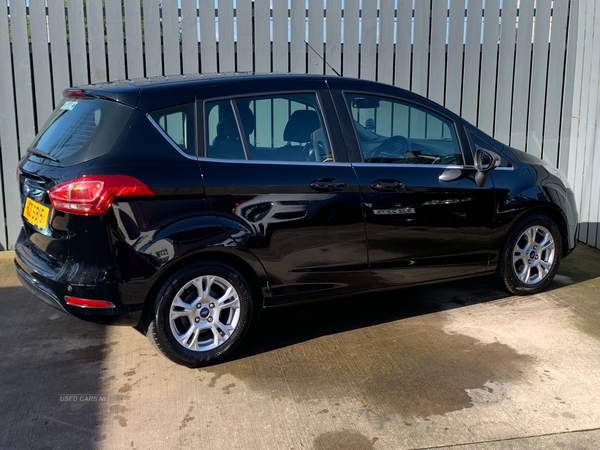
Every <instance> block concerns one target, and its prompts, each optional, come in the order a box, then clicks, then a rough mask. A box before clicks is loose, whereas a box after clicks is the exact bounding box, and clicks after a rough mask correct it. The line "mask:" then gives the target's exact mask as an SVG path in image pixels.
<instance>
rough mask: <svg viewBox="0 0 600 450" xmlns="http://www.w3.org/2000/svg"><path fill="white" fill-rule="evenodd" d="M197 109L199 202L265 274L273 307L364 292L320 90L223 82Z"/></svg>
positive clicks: (339, 143)
mask: <svg viewBox="0 0 600 450" xmlns="http://www.w3.org/2000/svg"><path fill="white" fill-rule="evenodd" d="M197 104H198V117H199V119H198V120H199V122H198V123H199V126H198V128H199V133H198V135H199V137H198V142H199V143H200V151H201V158H200V168H201V171H202V177H203V182H204V186H205V191H206V196H207V198H208V200H209V202H210V204H211V206H212V208H213V210H214V212H215V214H216V215H217V216H218V217H219V219H220V220H221V222H222V223H223V225H224V227H225V228H226V229H228V230H229V232H230V234H231V237H232V245H234V244H237V245H241V246H243V247H244V248H246V249H247V250H248V251H250V252H252V253H253V254H255V255H256V256H257V257H258V259H259V260H260V261H261V263H262V264H263V265H264V267H265V269H266V271H267V273H268V275H269V282H270V287H271V291H272V294H273V302H274V303H287V302H294V301H300V300H306V299H311V298H321V297H328V296H333V295H338V294H344V293H348V292H354V291H360V290H364V289H368V287H369V271H368V266H367V249H366V239H365V230H364V221H363V216H362V209H361V200H360V192H359V186H358V180H357V178H356V174H355V172H354V170H353V168H352V166H351V164H350V163H349V162H348V157H347V154H346V150H345V145H344V140H343V137H342V136H341V130H340V127H339V123H338V121H337V118H336V114H335V108H334V107H333V103H332V101H331V97H330V94H329V92H328V90H327V88H326V85H325V83H324V82H323V81H321V80H311V79H298V78H290V80H284V81H269V82H259V81H255V82H248V81H246V82H240V83H236V84H231V83H227V84H224V85H222V86H216V87H215V86H213V87H210V88H203V89H201V90H199V91H198V93H197Z"/></svg>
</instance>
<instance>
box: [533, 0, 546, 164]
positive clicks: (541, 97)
mask: <svg viewBox="0 0 600 450" xmlns="http://www.w3.org/2000/svg"><path fill="white" fill-rule="evenodd" d="M549 35H550V2H538V3H537V8H536V11H535V30H534V38H533V41H534V42H533V56H532V62H531V87H530V89H529V121H528V122H527V153H531V154H532V155H535V156H537V157H538V158H541V157H542V145H543V142H542V141H543V139H544V110H545V108H544V106H545V102H546V83H542V82H541V80H544V81H545V80H546V78H547V75H548V49H549V47H548V37H549Z"/></svg>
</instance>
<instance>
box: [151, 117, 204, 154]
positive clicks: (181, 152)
mask: <svg viewBox="0 0 600 450" xmlns="http://www.w3.org/2000/svg"><path fill="white" fill-rule="evenodd" d="M146 118H147V119H148V120H149V121H150V123H151V124H152V125H154V128H156V129H157V130H158V132H159V133H160V134H162V136H163V137H164V138H165V139H166V140H167V141H168V142H169V144H171V145H172V146H173V148H175V150H177V151H178V152H179V153H180V154H181V155H182V156H185V157H186V158H187V159H191V160H192V161H198V157H197V156H192V155H188V154H187V153H186V152H184V151H183V150H181V148H180V147H179V145H177V144H176V143H175V142H174V141H173V139H171V138H170V137H169V135H168V134H167V133H166V132H165V130H163V129H162V128H161V127H160V125H159V124H158V123H157V122H156V120H154V118H153V117H152V116H151V115H150V113H149V112H147V113H146Z"/></svg>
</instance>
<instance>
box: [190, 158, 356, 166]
mask: <svg viewBox="0 0 600 450" xmlns="http://www.w3.org/2000/svg"><path fill="white" fill-rule="evenodd" d="M198 160H199V161H200V162H202V161H209V162H220V163H229V164H270V165H276V166H298V165H301V166H315V165H317V164H320V165H323V166H325V167H334V166H335V167H352V163H349V162H334V161H331V162H324V161H271V160H261V159H220V158H207V157H201V158H198Z"/></svg>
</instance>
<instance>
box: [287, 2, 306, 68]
mask: <svg viewBox="0 0 600 450" xmlns="http://www.w3.org/2000/svg"><path fill="white" fill-rule="evenodd" d="M290 21H291V23H290V28H291V30H290V40H291V42H290V47H291V55H290V62H291V68H292V73H306V44H305V43H304V40H305V39H306V7H305V4H304V2H291V8H290Z"/></svg>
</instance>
